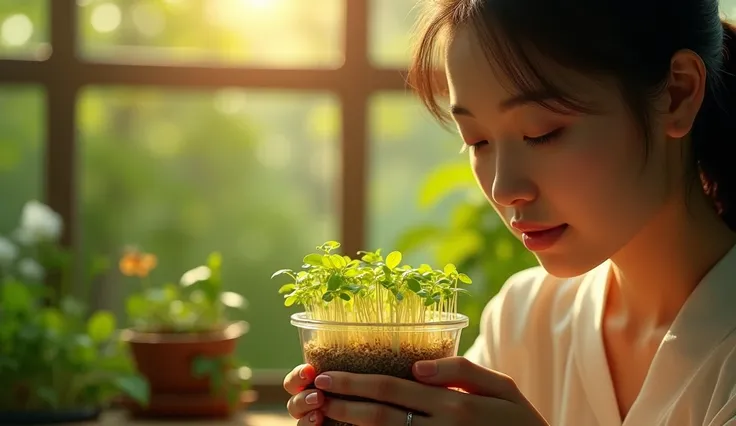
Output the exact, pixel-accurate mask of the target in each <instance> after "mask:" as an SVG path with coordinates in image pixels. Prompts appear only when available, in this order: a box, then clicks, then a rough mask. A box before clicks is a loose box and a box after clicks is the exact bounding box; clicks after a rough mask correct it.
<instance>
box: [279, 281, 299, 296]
mask: <svg viewBox="0 0 736 426" xmlns="http://www.w3.org/2000/svg"><path fill="white" fill-rule="evenodd" d="M295 288H296V285H295V284H293V283H292V284H284V285H282V286H281V288H280V289H279V294H286V293H291V292H292V291H294V289H295Z"/></svg>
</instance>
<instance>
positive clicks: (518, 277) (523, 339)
mask: <svg viewBox="0 0 736 426" xmlns="http://www.w3.org/2000/svg"><path fill="white" fill-rule="evenodd" d="M592 273H593V271H591V272H589V273H587V274H585V275H581V276H577V277H573V278H559V277H556V276H553V275H551V274H549V273H548V272H547V271H546V270H545V269H544V268H542V267H541V266H537V267H533V268H529V269H526V270H523V271H521V272H518V273H516V274H514V275H512V276H511V277H510V278H509V279H508V280H507V281H506V282H505V283H504V285H503V286H502V287H501V289H500V290H499V292H498V294H496V296H494V297H493V298H492V299H491V300H490V301H489V302H488V304H487V305H486V307H485V308H484V309H483V313H482V315H481V319H480V335H479V337H478V338H477V340H476V342H475V343H474V345H473V346H472V347H471V349H470V350H469V351H468V353H467V354H466V356H468V357H469V358H470V359H471V360H473V361H475V362H477V363H480V364H481V365H484V366H486V367H488V368H492V369H498V370H504V368H503V367H504V365H505V364H506V363H507V362H509V361H512V360H514V359H518V357H519V356H524V355H523V353H524V352H527V351H529V350H530V349H533V348H539V349H540V350H541V349H543V348H544V347H545V346H546V345H547V344H548V343H551V342H550V341H551V340H552V339H554V338H559V337H562V336H559V335H555V334H559V333H560V332H565V330H566V329H569V325H570V323H571V322H572V319H573V315H574V312H575V310H574V309H573V307H574V304H575V303H576V299H577V296H578V294H579V291H580V288H581V286H582V285H583V283H585V281H586V277H587V276H588V275H590V274H592Z"/></svg>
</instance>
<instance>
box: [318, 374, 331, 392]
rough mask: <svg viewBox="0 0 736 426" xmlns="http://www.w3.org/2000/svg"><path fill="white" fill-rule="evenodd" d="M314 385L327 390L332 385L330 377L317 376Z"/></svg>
mask: <svg viewBox="0 0 736 426" xmlns="http://www.w3.org/2000/svg"><path fill="white" fill-rule="evenodd" d="M314 385H315V386H317V387H318V388H320V389H329V387H330V385H332V377H330V376H324V375H319V376H317V378H316V379H314Z"/></svg>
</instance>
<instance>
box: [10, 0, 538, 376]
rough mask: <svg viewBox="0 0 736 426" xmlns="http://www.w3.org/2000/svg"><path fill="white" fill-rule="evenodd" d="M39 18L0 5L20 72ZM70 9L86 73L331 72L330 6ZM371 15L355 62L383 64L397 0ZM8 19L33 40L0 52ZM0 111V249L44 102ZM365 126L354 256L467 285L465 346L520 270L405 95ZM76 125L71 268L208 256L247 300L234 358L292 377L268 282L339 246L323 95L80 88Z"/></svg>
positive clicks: (100, 4)
mask: <svg viewBox="0 0 736 426" xmlns="http://www.w3.org/2000/svg"><path fill="white" fill-rule="evenodd" d="M47 3H48V2H47V1H41V0H6V1H3V2H0V55H3V56H22V54H24V52H25V53H29V52H35V51H36V50H37V49H38V45H39V44H42V43H43V42H45V41H48V28H49V27H48V25H47V24H48V23H47V22H46V19H47V17H48V10H47V8H46V6H47ZM77 3H78V4H79V10H80V19H79V29H80V36H81V38H82V39H81V43H80V46H81V54H82V55H83V56H85V57H92V58H95V59H98V60H121V61H127V60H136V61H139V60H140V61H151V60H171V61H175V62H185V61H189V62H191V61H207V62H215V63H226V64H227V65H246V64H250V65H256V66H279V67H293V66H300V67H327V66H335V65H338V64H339V62H340V60H341V58H342V52H340V48H341V46H342V43H341V38H342V25H343V23H344V22H343V11H344V8H343V7H344V4H343V2H342V1H339V0H329V1H328V2H326V3H325V6H324V7H320V8H315V7H311V6H309V7H307V6H305V5H308V4H309V2H304V1H303V0H274V1H272V2H264V1H262V0H261V1H259V0H197V1H186V0H78V2H77ZM236 3H237V4H236ZM269 4H271V5H277V6H278V5H280V6H278V7H277V8H270V9H269V7H270V6H269ZM371 4H372V7H371V9H370V16H371V18H372V21H371V26H370V28H371V31H372V34H371V37H370V40H371V46H370V55H371V57H372V60H373V61H374V62H375V63H377V64H382V65H386V64H390V65H393V66H401V65H402V64H403V63H406V59H407V58H408V55H407V48H408V47H407V42H408V40H409V37H408V36H407V34H408V31H409V29H410V28H411V26H412V19H413V16H414V12H412V6H413V4H414V0H401V1H397V0H374V1H373V2H372V3H371ZM213 5H219V6H213ZM228 8H233V9H228ZM279 8H280V9H279ZM115 10H117V12H115ZM223 11H224V12H223ZM228 12H229V13H228ZM116 13H118V14H117V15H116ZM18 15H23V16H26V17H27V18H28V20H29V21H30V22H31V23H32V28H33V31H32V34H31V37H30V38H29V40H28V41H27V43H26V44H24V45H22V46H9V45H8V43H7V40H6V39H5V38H3V27H4V25H6V24H7V19H8V18H9V17H17V16H18ZM238 16H239V17H242V20H241V22H238V20H237V19H234V17H238ZM19 22H21V20H18V19H16V20H15V24H14V25H17V24H18V23H19ZM243 22H250V23H251V24H249V25H245V24H243ZM284 23H288V25H286V24H284ZM20 25H21V30H23V28H22V25H23V24H20ZM5 28H6V31H9V30H7V28H9V27H7V26H6V27H5ZM10 28H11V29H13V27H10ZM259 29H260V30H259ZM15 30H16V31H18V29H17V27H16V28H15ZM16 36H17V32H16ZM294 40H298V41H299V43H298V44H295V43H294ZM131 46H132V47H131ZM290 46H296V48H292V47H290ZM140 47H144V49H143V50H140V49H138V50H136V49H135V48H140ZM24 49H25V50H24ZM0 108H1V110H2V111H3V114H0V199H2V201H3V206H2V207H3V208H2V209H0V234H3V233H6V232H9V231H10V230H11V229H12V225H13V224H14V220H15V218H16V217H17V215H18V212H19V211H20V208H21V206H22V204H23V203H24V202H25V201H26V200H28V199H30V198H40V199H42V197H43V191H42V182H43V167H44V149H43V144H44V143H45V133H44V132H45V130H44V129H45V125H46V124H45V123H46V117H45V113H46V108H45V93H44V91H43V88H41V87H36V86H27V85H22V86H0ZM369 114H370V116H369V128H368V131H369V138H370V142H371V147H370V152H369V155H370V158H369V172H370V176H369V184H370V187H369V197H370V198H369V204H368V207H369V216H368V219H369V224H368V225H369V229H368V231H369V232H368V241H367V242H366V247H365V248H366V249H371V248H374V247H385V248H386V249H387V250H388V249H402V250H404V251H406V250H408V253H407V256H406V257H407V261H408V262H412V263H417V262H428V263H436V262H445V261H452V262H453V263H456V264H457V265H458V267H459V268H461V269H462V270H467V271H470V272H471V274H472V275H473V280H474V285H473V286H471V287H472V290H473V291H475V292H478V294H476V295H474V297H473V298H472V299H471V298H468V297H464V298H463V301H464V302H463V303H465V305H464V306H461V308H460V309H461V310H463V311H464V312H467V313H469V314H470V316H471V320H472V321H473V324H472V325H471V327H470V328H469V329H468V330H466V333H465V336H466V337H465V338H464V341H467V339H469V338H470V337H472V336H473V334H474V333H475V332H476V328H477V327H476V325H477V315H478V312H479V311H480V309H481V308H482V305H484V304H485V303H486V302H487V299H488V298H489V297H490V295H491V294H493V293H494V289H495V288H497V286H498V284H499V283H500V282H502V281H503V279H505V278H506V277H507V276H508V275H510V274H511V273H512V272H515V271H516V270H518V269H521V268H522V267H524V266H526V265H527V264H528V263H529V262H528V260H529V259H528V256H525V255H524V254H523V252H521V251H519V246H518V245H517V244H515V243H514V241H513V240H511V239H510V236H509V234H508V232H507V231H506V230H505V229H504V228H503V227H500V226H498V224H497V220H496V219H495V216H494V214H493V212H492V211H491V210H490V208H489V207H488V206H487V203H485V201H483V200H482V199H478V198H477V197H478V195H479V191H478V190H477V189H476V188H474V184H473V183H472V182H471V181H470V180H468V177H469V175H468V173H469V166H468V165H467V161H466V160H465V159H464V158H463V157H462V156H460V155H459V154H458V152H459V149H460V146H461V142H460V139H459V138H458V136H457V135H454V134H452V133H451V132H449V133H448V132H447V131H445V130H443V129H442V128H441V127H440V126H438V125H437V124H436V123H434V122H433V121H432V120H431V119H430V118H429V116H428V114H427V113H426V112H425V111H424V110H423V109H422V107H421V106H420V104H419V103H418V102H417V101H416V100H415V99H414V97H413V96H412V95H411V94H409V93H403V92H402V93H379V94H376V95H375V96H374V97H372V98H371V100H370V104H369ZM78 120H79V121H78V136H79V138H78V144H79V146H78V160H79V162H78V167H79V169H78V172H79V176H78V180H77V184H78V188H79V199H78V203H79V212H80V225H81V229H80V230H81V234H80V235H81V237H82V248H83V252H84V256H85V257H90V256H91V253H100V254H104V255H107V256H109V258H111V259H116V258H118V257H119V256H120V255H121V254H122V252H123V249H124V248H125V247H126V246H127V245H135V246H137V247H138V248H140V249H142V250H145V251H147V252H151V253H155V254H156V255H157V256H158V257H159V259H160V264H159V266H158V267H157V269H156V270H155V271H154V274H153V276H152V277H151V278H152V279H154V280H162V279H164V278H169V277H171V276H178V274H179V273H180V272H181V271H182V270H186V269H188V268H191V267H195V266H197V265H199V263H200V261H201V259H202V258H204V257H206V256H207V254H208V253H210V252H212V251H218V252H221V253H222V256H223V270H222V278H223V283H224V286H225V289H226V290H233V291H237V292H240V293H242V294H243V295H244V296H245V297H246V298H247V299H248V301H249V302H250V303H249V306H248V308H247V310H246V311H245V312H244V314H243V318H242V319H244V320H246V321H248V322H249V323H250V324H251V327H250V332H249V334H247V335H246V336H245V337H244V338H243V339H242V342H241V347H240V348H239V355H240V356H241V358H243V359H244V360H245V361H247V362H248V363H249V365H250V366H252V367H253V368H254V369H262V368H288V367H291V366H293V365H294V364H295V363H298V362H301V351H300V350H299V346H298V340H297V339H298V335H297V333H296V331H295V330H294V329H293V327H292V326H291V325H290V324H289V321H288V317H289V315H290V314H291V313H292V312H294V310H291V309H287V308H284V307H283V299H282V298H281V297H280V296H279V295H278V293H277V292H276V290H277V288H275V287H274V284H273V283H272V282H270V280H269V277H270V274H271V272H272V271H274V270H276V269H279V268H280V267H281V266H282V265H283V264H284V263H291V262H292V261H297V262H298V261H299V260H300V259H301V257H302V254H303V253H304V252H307V251H309V250H312V249H313V248H314V246H315V245H316V244H318V243H319V242H321V241H327V240H331V239H339V238H340V235H338V222H339V220H338V219H339V218H338V217H337V214H338V213H337V206H338V203H337V202H336V200H335V196H336V194H337V185H338V183H339V158H340V143H341V141H340V134H341V126H342V123H341V115H340V105H339V101H338V99H337V98H336V97H335V96H334V95H332V94H330V93H324V92H298V93H297V92H284V91H272V90H240V89H231V88H221V89H217V90H172V89H169V88H166V89H164V88H156V87H145V88H144V87H85V88H84V89H83V90H82V91H81V93H80V98H79V104H78ZM348 143H349V141H348ZM471 194H472V196H471ZM417 197H419V198H417ZM407 229H409V231H407ZM400 236H402V237H401V238H399V237H400ZM397 238H398V239H397ZM289 259H291V260H289ZM88 260H89V259H88ZM110 270H111V271H112V272H111V273H109V274H106V275H105V276H103V277H102V278H100V279H98V280H97V281H96V282H95V283H94V287H93V288H94V290H95V291H94V297H95V302H96V303H97V305H98V306H99V307H101V308H108V309H112V310H113V311H114V312H116V313H118V314H122V313H123V306H122V305H123V300H124V299H125V297H126V296H127V295H128V294H129V292H130V291H131V290H132V289H131V288H130V286H129V285H127V284H125V281H124V280H122V279H121V278H122V277H121V276H120V275H119V273H116V272H115V268H110ZM235 319H239V318H235ZM465 346H466V345H465V344H464V346H463V347H465Z"/></svg>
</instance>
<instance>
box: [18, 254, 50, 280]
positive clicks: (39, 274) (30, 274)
mask: <svg viewBox="0 0 736 426" xmlns="http://www.w3.org/2000/svg"><path fill="white" fill-rule="evenodd" d="M18 272H20V274H21V275H22V276H23V278H25V279H27V280H30V281H35V282H40V281H43V279H44V277H45V276H46V271H44V269H43V266H41V265H39V263H38V262H36V261H35V260H33V259H27V258H26V259H22V260H21V261H20V262H18Z"/></svg>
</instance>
